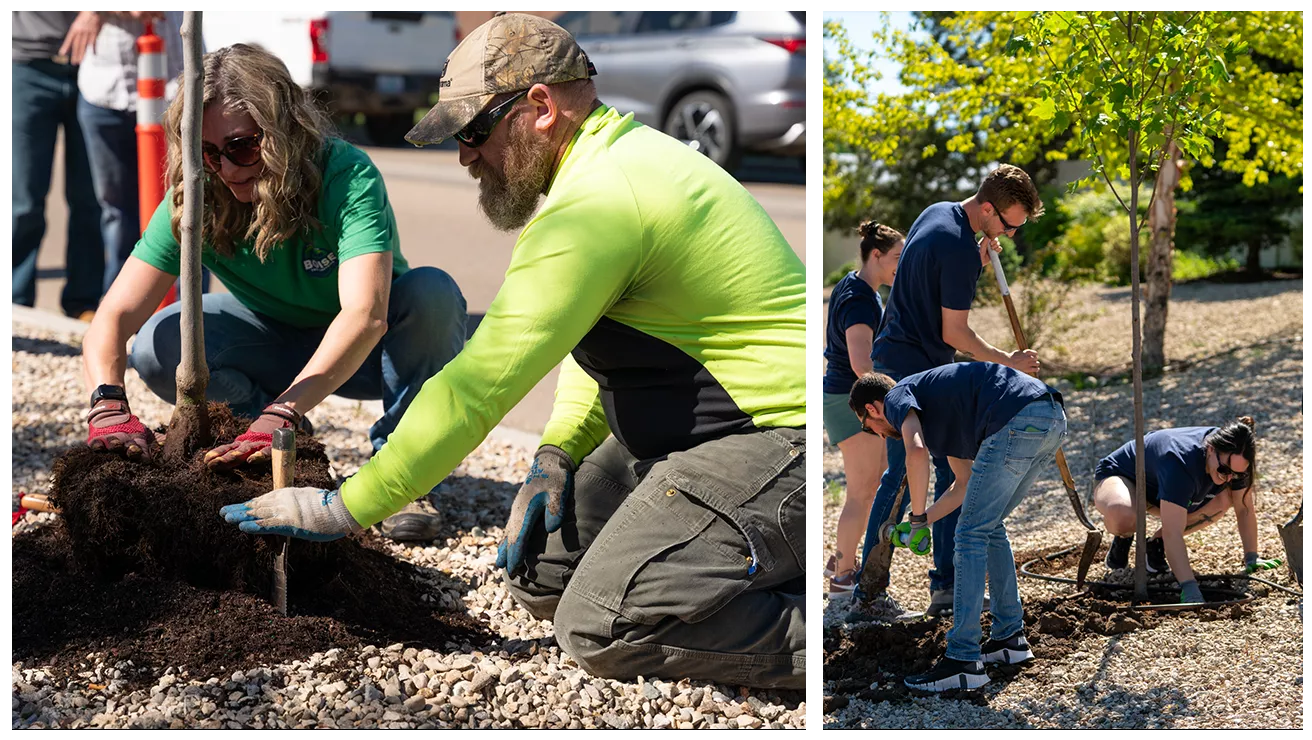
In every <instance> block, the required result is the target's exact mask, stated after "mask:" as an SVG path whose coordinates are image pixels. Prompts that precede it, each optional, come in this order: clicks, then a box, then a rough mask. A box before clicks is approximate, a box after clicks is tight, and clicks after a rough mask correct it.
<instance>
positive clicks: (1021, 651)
mask: <svg viewBox="0 0 1312 740" xmlns="http://www.w3.org/2000/svg"><path fill="white" fill-rule="evenodd" d="M979 652H980V660H983V661H984V662H985V663H1002V664H1004V665H1016V664H1017V663H1024V662H1025V661H1027V660H1030V659H1032V658H1033V657H1034V653H1032V652H1030V644H1029V643H1028V642H1026V641H1025V635H1024V634H1023V633H1021V632H1017V633H1016V634H1014V635H1012V636H1011V637H1008V638H1006V639H1005V640H989V641H988V642H986V643H984V645H983V646H982V647H981V648H980V649H979Z"/></svg>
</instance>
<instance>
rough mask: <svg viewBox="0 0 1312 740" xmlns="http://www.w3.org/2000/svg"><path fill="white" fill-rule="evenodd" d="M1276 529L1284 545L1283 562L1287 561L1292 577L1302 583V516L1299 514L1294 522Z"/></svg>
mask: <svg viewBox="0 0 1312 740" xmlns="http://www.w3.org/2000/svg"><path fill="white" fill-rule="evenodd" d="M1276 531H1277V532H1279V533H1280V541H1281V542H1282V543H1284V545H1285V562H1286V563H1289V569H1290V570H1291V571H1293V572H1294V578H1297V579H1298V582H1299V583H1300V584H1302V583H1303V518H1302V517H1301V516H1300V517H1299V518H1298V519H1297V520H1295V521H1294V522H1290V523H1289V524H1286V525H1284V526H1281V527H1276Z"/></svg>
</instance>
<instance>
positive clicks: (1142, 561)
mask: <svg viewBox="0 0 1312 740" xmlns="http://www.w3.org/2000/svg"><path fill="white" fill-rule="evenodd" d="M1129 149H1130V296H1131V298H1130V327H1131V331H1130V334H1131V336H1132V337H1133V344H1132V349H1131V355H1130V356H1131V362H1132V363H1133V373H1132V374H1133V376H1134V599H1135V601H1140V602H1143V601H1147V600H1148V558H1147V544H1148V525H1147V522H1148V497H1147V491H1146V490H1145V488H1144V477H1145V473H1144V460H1143V434H1144V420H1143V341H1142V335H1141V333H1140V327H1139V159H1138V156H1139V135H1138V132H1134V131H1132V132H1130V147H1129Z"/></svg>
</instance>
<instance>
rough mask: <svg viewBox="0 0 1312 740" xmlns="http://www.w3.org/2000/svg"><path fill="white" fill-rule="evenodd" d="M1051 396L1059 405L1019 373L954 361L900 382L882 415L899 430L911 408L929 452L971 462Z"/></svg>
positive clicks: (1035, 382)
mask: <svg viewBox="0 0 1312 740" xmlns="http://www.w3.org/2000/svg"><path fill="white" fill-rule="evenodd" d="M898 279H899V280H901V279H902V277H901V273H899V274H898ZM1049 393H1051V394H1052V397H1053V399H1054V400H1056V401H1057V403H1062V399H1061V394H1060V393H1058V392H1057V390H1056V389H1054V388H1051V387H1049V386H1048V384H1046V383H1044V382H1043V381H1041V380H1036V379H1035V378H1032V377H1030V376H1029V375H1026V374H1025V373H1022V372H1020V371H1019V370H1013V369H1012V368H1009V367H1007V366H1005V365H999V364H997V363H994V362H954V363H950V364H947V365H943V366H942V367H936V368H934V369H933V370H926V371H925V372H923V373H916V374H915V375H910V376H908V377H906V378H904V379H903V380H901V381H899V382H898V384H897V385H895V386H893V390H891V391H889V392H888V395H887V396H885V397H884V417H885V418H887V419H888V423H890V424H892V425H893V428H894V429H898V430H900V429H901V428H902V422H904V421H906V419H907V414H908V413H909V412H910V411H911V409H915V410H916V415H917V416H919V417H920V426H921V428H922V429H923V430H924V431H923V434H924V440H925V446H926V447H928V448H929V452H930V454H932V455H934V456H936V457H943V456H945V455H946V456H950V457H959V458H962V459H965V460H973V459H975V455H976V454H978V453H979V446H980V445H981V444H983V443H984V440H986V439H988V438H989V437H990V436H992V435H993V434H996V433H997V432H998V430H1000V429H1002V428H1003V427H1004V426H1006V425H1007V422H1009V421H1011V420H1012V417H1014V416H1016V414H1017V413H1019V412H1020V410H1021V409H1023V408H1025V407H1026V406H1027V405H1029V404H1030V402H1031V401H1036V400H1038V399H1040V398H1043V397H1044V396H1046V395H1048V394H1049Z"/></svg>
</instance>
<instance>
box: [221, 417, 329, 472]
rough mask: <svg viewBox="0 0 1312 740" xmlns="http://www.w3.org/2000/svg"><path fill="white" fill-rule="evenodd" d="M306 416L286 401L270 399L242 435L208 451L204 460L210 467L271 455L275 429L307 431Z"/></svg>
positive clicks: (227, 466)
mask: <svg viewBox="0 0 1312 740" xmlns="http://www.w3.org/2000/svg"><path fill="white" fill-rule="evenodd" d="M303 425H304V419H303V417H302V416H301V415H300V414H299V413H297V411H296V409H294V408H292V407H291V406H288V405H287V404H284V403H271V404H269V405H268V406H265V407H264V413H262V414H260V418H258V419H256V420H255V422H254V423H252V424H251V425H250V426H249V427H247V429H246V431H245V432H242V434H241V436H240V437H237V439H235V440H233V441H232V442H231V443H229V444H226V445H220V446H218V447H215V448H214V449H212V450H210V451H209V452H206V453H205V464H206V465H208V466H210V467H211V468H219V469H222V468H230V467H233V466H235V465H238V464H240V463H243V462H252V463H253V462H259V461H260V460H267V459H269V457H270V456H271V455H272V453H271V452H270V450H271V449H273V433H274V431H275V430H278V429H295V430H296V431H297V432H301V433H307V432H306V429H305V427H304V426H303Z"/></svg>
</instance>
